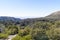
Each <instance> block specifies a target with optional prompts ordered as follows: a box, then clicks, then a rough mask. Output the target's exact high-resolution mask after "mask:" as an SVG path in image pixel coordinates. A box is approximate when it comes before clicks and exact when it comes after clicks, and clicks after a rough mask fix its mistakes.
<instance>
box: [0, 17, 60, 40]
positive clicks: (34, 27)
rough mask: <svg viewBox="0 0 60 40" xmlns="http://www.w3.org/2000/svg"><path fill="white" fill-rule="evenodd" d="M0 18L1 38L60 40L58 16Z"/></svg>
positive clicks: (59, 20)
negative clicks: (11, 36)
mask: <svg viewBox="0 0 60 40" xmlns="http://www.w3.org/2000/svg"><path fill="white" fill-rule="evenodd" d="M4 18H5V17H3V18H0V39H8V36H9V35H15V34H17V35H16V36H15V37H14V38H12V40H60V19H57V18H54V19H53V18H48V17H45V18H31V19H23V20H21V19H18V20H17V19H16V18H11V19H9V18H5V20H4Z"/></svg>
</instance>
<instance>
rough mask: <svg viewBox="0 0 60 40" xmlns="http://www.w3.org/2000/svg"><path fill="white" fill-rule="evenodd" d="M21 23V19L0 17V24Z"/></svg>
mask: <svg viewBox="0 0 60 40" xmlns="http://www.w3.org/2000/svg"><path fill="white" fill-rule="evenodd" d="M20 21H21V19H19V18H14V17H6V16H1V17H0V23H2V24H7V25H8V24H17V23H19V22H20Z"/></svg>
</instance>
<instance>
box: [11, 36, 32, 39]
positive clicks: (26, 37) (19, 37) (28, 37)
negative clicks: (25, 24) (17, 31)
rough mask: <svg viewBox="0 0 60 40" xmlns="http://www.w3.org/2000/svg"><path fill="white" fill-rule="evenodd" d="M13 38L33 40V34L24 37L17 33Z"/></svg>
mask: <svg viewBox="0 0 60 40" xmlns="http://www.w3.org/2000/svg"><path fill="white" fill-rule="evenodd" d="M12 40H32V38H31V35H27V36H24V37H21V36H19V35H17V36H16V37H14V38H13V39H12Z"/></svg>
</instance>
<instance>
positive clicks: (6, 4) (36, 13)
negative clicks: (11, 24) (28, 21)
mask: <svg viewBox="0 0 60 40" xmlns="http://www.w3.org/2000/svg"><path fill="white" fill-rule="evenodd" d="M55 11H60V0H0V16H11V17H18V18H35V17H44V16H47V15H49V14H51V13H52V12H55Z"/></svg>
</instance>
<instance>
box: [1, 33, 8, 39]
mask: <svg viewBox="0 0 60 40" xmlns="http://www.w3.org/2000/svg"><path fill="white" fill-rule="evenodd" d="M6 38H8V34H3V33H0V39H6Z"/></svg>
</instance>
